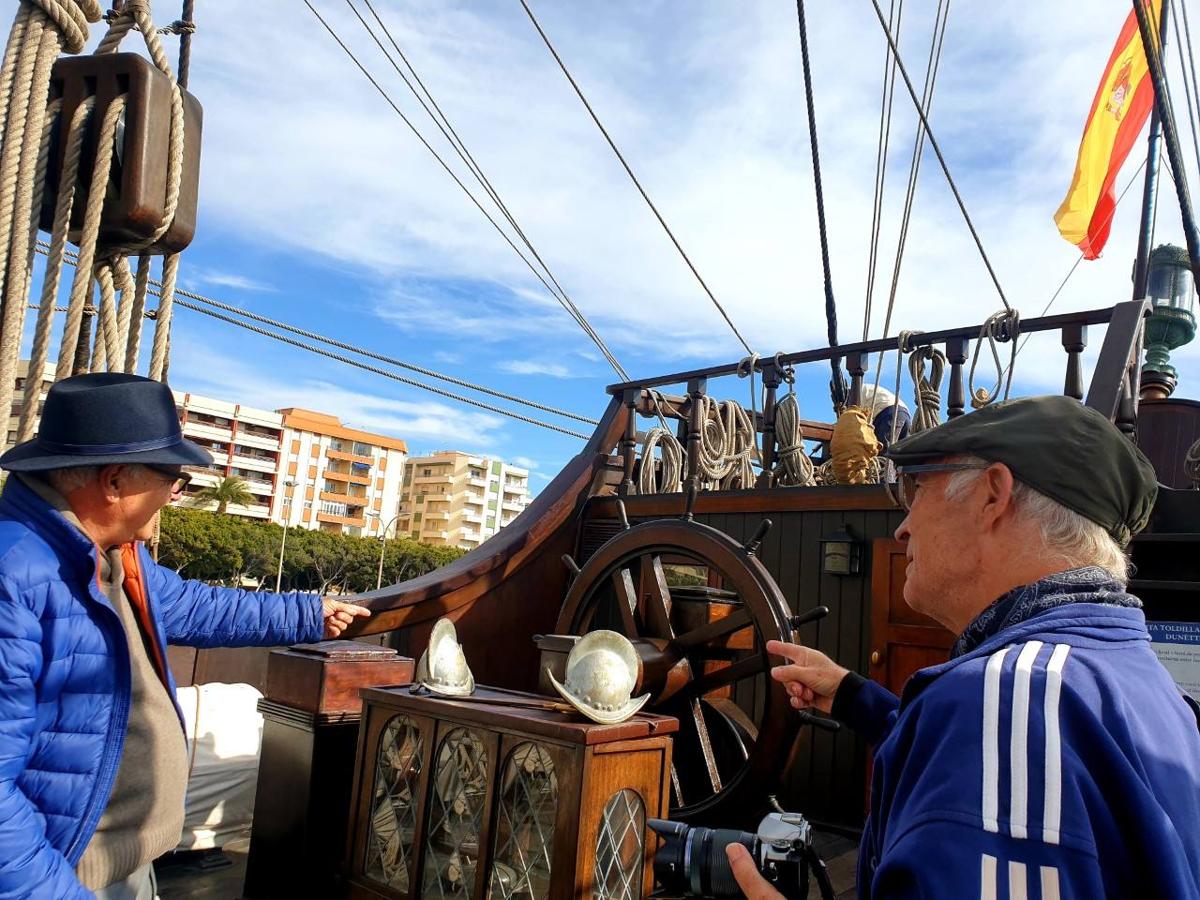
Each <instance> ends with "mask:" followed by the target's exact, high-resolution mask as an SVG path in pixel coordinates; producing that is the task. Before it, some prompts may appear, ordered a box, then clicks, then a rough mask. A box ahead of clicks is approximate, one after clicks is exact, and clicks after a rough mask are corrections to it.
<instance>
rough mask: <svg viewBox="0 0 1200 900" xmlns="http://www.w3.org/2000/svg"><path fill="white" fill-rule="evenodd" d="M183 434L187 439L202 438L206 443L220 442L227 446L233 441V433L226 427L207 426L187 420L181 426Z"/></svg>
mask: <svg viewBox="0 0 1200 900" xmlns="http://www.w3.org/2000/svg"><path fill="white" fill-rule="evenodd" d="M183 433H184V435H185V436H187V437H195V438H202V439H204V440H208V441H220V442H222V443H225V444H228V443H229V442H230V441H231V440H233V432H232V431H230V430H229V428H228V426H220V425H208V424H206V423H204V422H197V421H195V420H193V419H188V420H187V422H186V423H185V424H184V426H183Z"/></svg>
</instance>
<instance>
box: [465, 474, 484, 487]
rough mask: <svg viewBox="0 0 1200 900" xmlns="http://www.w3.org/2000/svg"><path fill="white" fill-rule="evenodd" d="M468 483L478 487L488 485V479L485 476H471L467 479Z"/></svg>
mask: <svg viewBox="0 0 1200 900" xmlns="http://www.w3.org/2000/svg"><path fill="white" fill-rule="evenodd" d="M467 484H469V485H471V487H477V488H481V487H487V480H486V479H484V478H475V477H471V478H468V479H467Z"/></svg>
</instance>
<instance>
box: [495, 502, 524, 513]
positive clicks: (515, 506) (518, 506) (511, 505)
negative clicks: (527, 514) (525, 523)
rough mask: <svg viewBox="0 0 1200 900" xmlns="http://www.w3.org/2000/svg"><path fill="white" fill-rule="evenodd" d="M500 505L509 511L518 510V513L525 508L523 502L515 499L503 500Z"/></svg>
mask: <svg viewBox="0 0 1200 900" xmlns="http://www.w3.org/2000/svg"><path fill="white" fill-rule="evenodd" d="M500 506H501V507H502V508H503V509H506V510H508V511H509V512H518V513H519V512H521V511H522V510H523V509H524V508H525V504H524V503H518V502H516V501H515V500H505V501H504V502H503V503H501V504H500Z"/></svg>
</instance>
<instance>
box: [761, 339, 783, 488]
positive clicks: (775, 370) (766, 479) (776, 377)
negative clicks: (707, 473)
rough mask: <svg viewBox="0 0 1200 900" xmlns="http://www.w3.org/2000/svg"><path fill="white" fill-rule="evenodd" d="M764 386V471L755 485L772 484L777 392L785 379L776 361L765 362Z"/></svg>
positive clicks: (766, 485)
mask: <svg viewBox="0 0 1200 900" xmlns="http://www.w3.org/2000/svg"><path fill="white" fill-rule="evenodd" d="M762 380H763V387H765V388H766V389H767V396H766V399H765V400H763V411H762V422H763V424H762V472H760V473H759V476H758V481H757V482H755V485H754V486H755V487H760V488H769V487H770V486H771V469H773V468H774V467H775V392H776V390H778V388H779V384H780V382H781V381H782V380H783V376H782V373H780V371H779V367H778V366H777V365H775V364H774V363H763V367H762Z"/></svg>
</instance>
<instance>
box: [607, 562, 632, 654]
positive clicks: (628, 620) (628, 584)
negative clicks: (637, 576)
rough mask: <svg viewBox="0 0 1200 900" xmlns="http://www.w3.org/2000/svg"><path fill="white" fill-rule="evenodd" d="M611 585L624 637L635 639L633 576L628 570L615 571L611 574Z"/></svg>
mask: <svg viewBox="0 0 1200 900" xmlns="http://www.w3.org/2000/svg"><path fill="white" fill-rule="evenodd" d="M612 583H613V591H614V592H615V593H616V597H617V611H618V612H619V613H620V614H621V627H622V628H623V629H624V630H625V636H626V637H628V638H635V637H637V636H638V629H637V622H636V621H635V620H634V618H633V611H634V609H636V608H637V591H636V590H635V589H634V586H633V576H632V575H631V574H630V573H629V570H628V569H625V568H621V569H617V571H615V572H613V576H612Z"/></svg>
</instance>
